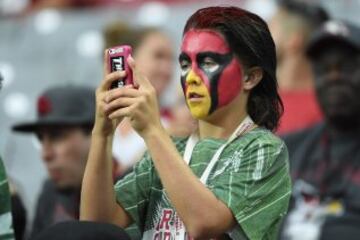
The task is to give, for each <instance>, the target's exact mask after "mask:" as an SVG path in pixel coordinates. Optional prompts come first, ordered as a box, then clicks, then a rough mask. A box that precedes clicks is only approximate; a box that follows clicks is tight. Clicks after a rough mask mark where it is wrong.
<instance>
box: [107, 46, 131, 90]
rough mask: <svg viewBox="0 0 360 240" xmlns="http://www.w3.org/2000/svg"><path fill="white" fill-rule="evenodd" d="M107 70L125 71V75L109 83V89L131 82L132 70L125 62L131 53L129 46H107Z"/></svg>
mask: <svg viewBox="0 0 360 240" xmlns="http://www.w3.org/2000/svg"><path fill="white" fill-rule="evenodd" d="M108 51H109V55H108V56H109V59H108V61H109V68H110V69H109V70H110V72H114V71H125V72H126V77H124V78H121V79H119V80H117V81H114V82H113V83H112V84H111V87H110V88H111V89H113V88H120V87H124V86H125V85H129V84H133V74H132V70H131V68H130V67H129V65H128V63H127V58H128V56H129V55H131V53H132V49H131V46H129V45H121V46H115V47H111V48H109V50H108Z"/></svg>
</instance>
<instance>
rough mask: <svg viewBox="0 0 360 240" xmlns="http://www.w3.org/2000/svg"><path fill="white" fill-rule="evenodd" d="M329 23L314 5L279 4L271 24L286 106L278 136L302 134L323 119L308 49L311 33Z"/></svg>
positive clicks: (292, 0) (294, 0)
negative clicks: (292, 133)
mask: <svg viewBox="0 0 360 240" xmlns="http://www.w3.org/2000/svg"><path fill="white" fill-rule="evenodd" d="M327 19H328V15H327V13H326V12H325V10H324V9H323V8H321V7H320V6H317V5H315V4H313V3H305V2H304V1H301V0H278V10H277V12H276V14H275V15H274V16H273V17H272V19H271V21H270V23H269V27H270V31H271V33H272V35H273V37H274V41H275V44H276V53H277V58H278V68H277V77H278V80H279V89H280V91H279V93H280V96H281V99H282V101H283V104H284V114H283V116H282V118H281V120H280V126H279V128H278V130H277V132H278V134H285V133H289V132H294V131H297V130H301V129H303V128H306V127H309V126H311V125H314V124H316V123H318V122H320V121H321V119H322V115H321V111H320V108H319V106H318V104H317V101H316V96H315V93H314V84H313V75H312V72H311V66H310V63H309V61H308V59H307V58H306V55H305V47H306V45H307V43H308V40H309V37H310V35H311V33H312V32H313V31H314V30H315V29H316V28H317V27H319V26H320V25H321V23H323V22H324V21H326V20H327Z"/></svg>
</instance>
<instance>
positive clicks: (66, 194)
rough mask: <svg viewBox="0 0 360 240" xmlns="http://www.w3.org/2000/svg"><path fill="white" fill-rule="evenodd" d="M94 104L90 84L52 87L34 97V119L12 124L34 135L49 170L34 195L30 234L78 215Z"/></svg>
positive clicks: (21, 130)
mask: <svg viewBox="0 0 360 240" xmlns="http://www.w3.org/2000/svg"><path fill="white" fill-rule="evenodd" d="M94 107H95V94H94V90H93V89H92V88H88V87H79V86H57V87H52V88H49V89H47V90H46V91H45V92H44V93H43V94H41V96H40V97H39V98H38V101H37V120H35V121H33V122H28V123H20V124H17V125H15V126H13V130H14V131H17V132H24V133H35V134H36V135H37V137H38V139H39V140H40V143H41V157H42V159H43V161H44V164H45V165H46V168H47V171H48V174H49V179H47V180H46V181H45V183H44V185H43V188H42V191H41V194H40V197H39V198H38V202H37V209H36V214H35V219H34V222H33V226H32V231H31V237H33V236H36V235H37V234H38V233H39V232H40V231H42V230H43V229H45V228H46V227H48V226H50V225H52V224H54V223H57V222H62V221H67V220H73V219H78V217H79V201H80V188H81V181H82V177H83V173H84V169H85V165H86V160H87V156H88V151H89V147H90V136H91V129H92V126H93V122H94Z"/></svg>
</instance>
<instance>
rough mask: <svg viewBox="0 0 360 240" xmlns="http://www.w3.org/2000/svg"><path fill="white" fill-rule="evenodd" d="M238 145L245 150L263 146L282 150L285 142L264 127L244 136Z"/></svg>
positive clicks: (238, 141)
mask: <svg viewBox="0 0 360 240" xmlns="http://www.w3.org/2000/svg"><path fill="white" fill-rule="evenodd" d="M236 142H237V144H238V145H239V146H240V147H243V148H245V149H249V148H253V147H257V148H258V147H259V146H260V147H261V146H271V147H275V148H280V147H283V146H284V141H283V140H282V139H281V138H280V137H278V136H276V135H275V134H274V133H272V132H271V131H270V130H267V129H265V128H262V127H258V128H255V129H254V130H252V131H250V132H248V133H247V134H245V135H244V136H242V137H240V138H239V139H238V140H237V141H236Z"/></svg>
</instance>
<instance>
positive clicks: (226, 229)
mask: <svg viewBox="0 0 360 240" xmlns="http://www.w3.org/2000/svg"><path fill="white" fill-rule="evenodd" d="M105 57H106V56H105ZM128 62H129V64H130V66H131V67H132V69H133V71H134V78H135V81H136V83H137V85H138V86H137V87H136V88H134V87H132V86H128V87H126V88H122V89H115V90H109V86H110V85H111V82H112V81H114V80H116V79H117V78H119V77H123V76H124V73H123V72H120V73H108V72H106V71H105V77H104V80H103V82H102V83H101V85H100V87H99V88H98V90H97V114H96V116H97V119H96V123H95V126H94V129H93V137H92V147H91V150H90V155H89V160H88V162H87V168H86V173H85V176H84V180H83V189H82V203H81V218H82V219H83V220H94V221H105V222H111V223H114V224H117V225H119V226H121V227H127V226H129V225H130V224H131V223H135V224H137V225H138V227H139V228H140V229H141V230H142V233H143V237H142V238H143V239H181V240H184V239H236V240H241V239H276V237H277V232H278V227H279V224H280V222H281V219H282V217H283V216H284V215H285V213H286V211H287V206H288V201H289V197H290V178H289V173H288V162H287V160H288V155H287V150H286V147H285V145H284V143H283V142H282V141H281V140H280V139H279V138H277V137H276V136H274V135H273V134H272V133H271V130H274V129H275V128H276V126H277V125H278V120H279V117H280V115H281V112H282V104H281V100H280V98H279V96H278V93H277V82H276V78H275V69H276V57H275V46H274V42H273V40H272V38H271V35H270V33H269V30H268V27H267V25H266V23H265V22H264V21H263V20H262V19H260V18H259V17H258V16H257V15H254V14H252V13H250V12H247V11H245V10H242V9H239V8H236V7H208V8H204V9H200V10H198V11H197V12H196V13H194V14H193V15H192V16H191V17H190V18H189V20H188V21H187V24H186V26H185V29H184V35H183V41H182V45H181V54H180V57H179V62H180V66H181V84H182V87H183V90H184V95H185V98H186V103H187V105H188V107H189V109H190V111H191V113H192V115H193V116H194V117H195V118H196V119H198V124H199V128H198V130H197V132H195V133H194V134H192V135H191V136H190V137H187V138H183V139H172V138H171V137H170V136H169V135H168V134H167V133H166V131H165V130H164V128H163V127H162V126H161V124H160V120H159V110H158V107H157V106H158V105H157V102H156V94H155V91H154V88H153V87H152V86H151V84H150V83H149V81H148V79H146V77H144V76H143V75H142V74H141V69H138V67H137V66H136V63H135V61H134V60H133V59H132V58H129V59H128ZM105 69H107V66H105ZM125 117H127V118H129V119H130V121H131V123H132V126H133V127H134V129H135V130H136V131H137V132H138V133H139V134H140V136H141V137H142V138H143V139H144V141H145V143H146V145H147V147H148V152H147V153H146V154H145V156H144V158H143V159H142V160H141V161H140V162H139V163H138V164H136V166H135V167H134V169H133V172H132V173H130V174H129V175H127V176H126V177H125V178H124V179H122V180H120V181H119V182H117V183H116V185H115V188H113V186H112V182H111V178H110V176H111V168H112V166H111V161H110V159H111V139H112V135H113V131H114V127H115V126H116V124H117V123H118V122H119V121H121V120H122V119H123V118H125ZM124 151H126V149H124Z"/></svg>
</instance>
